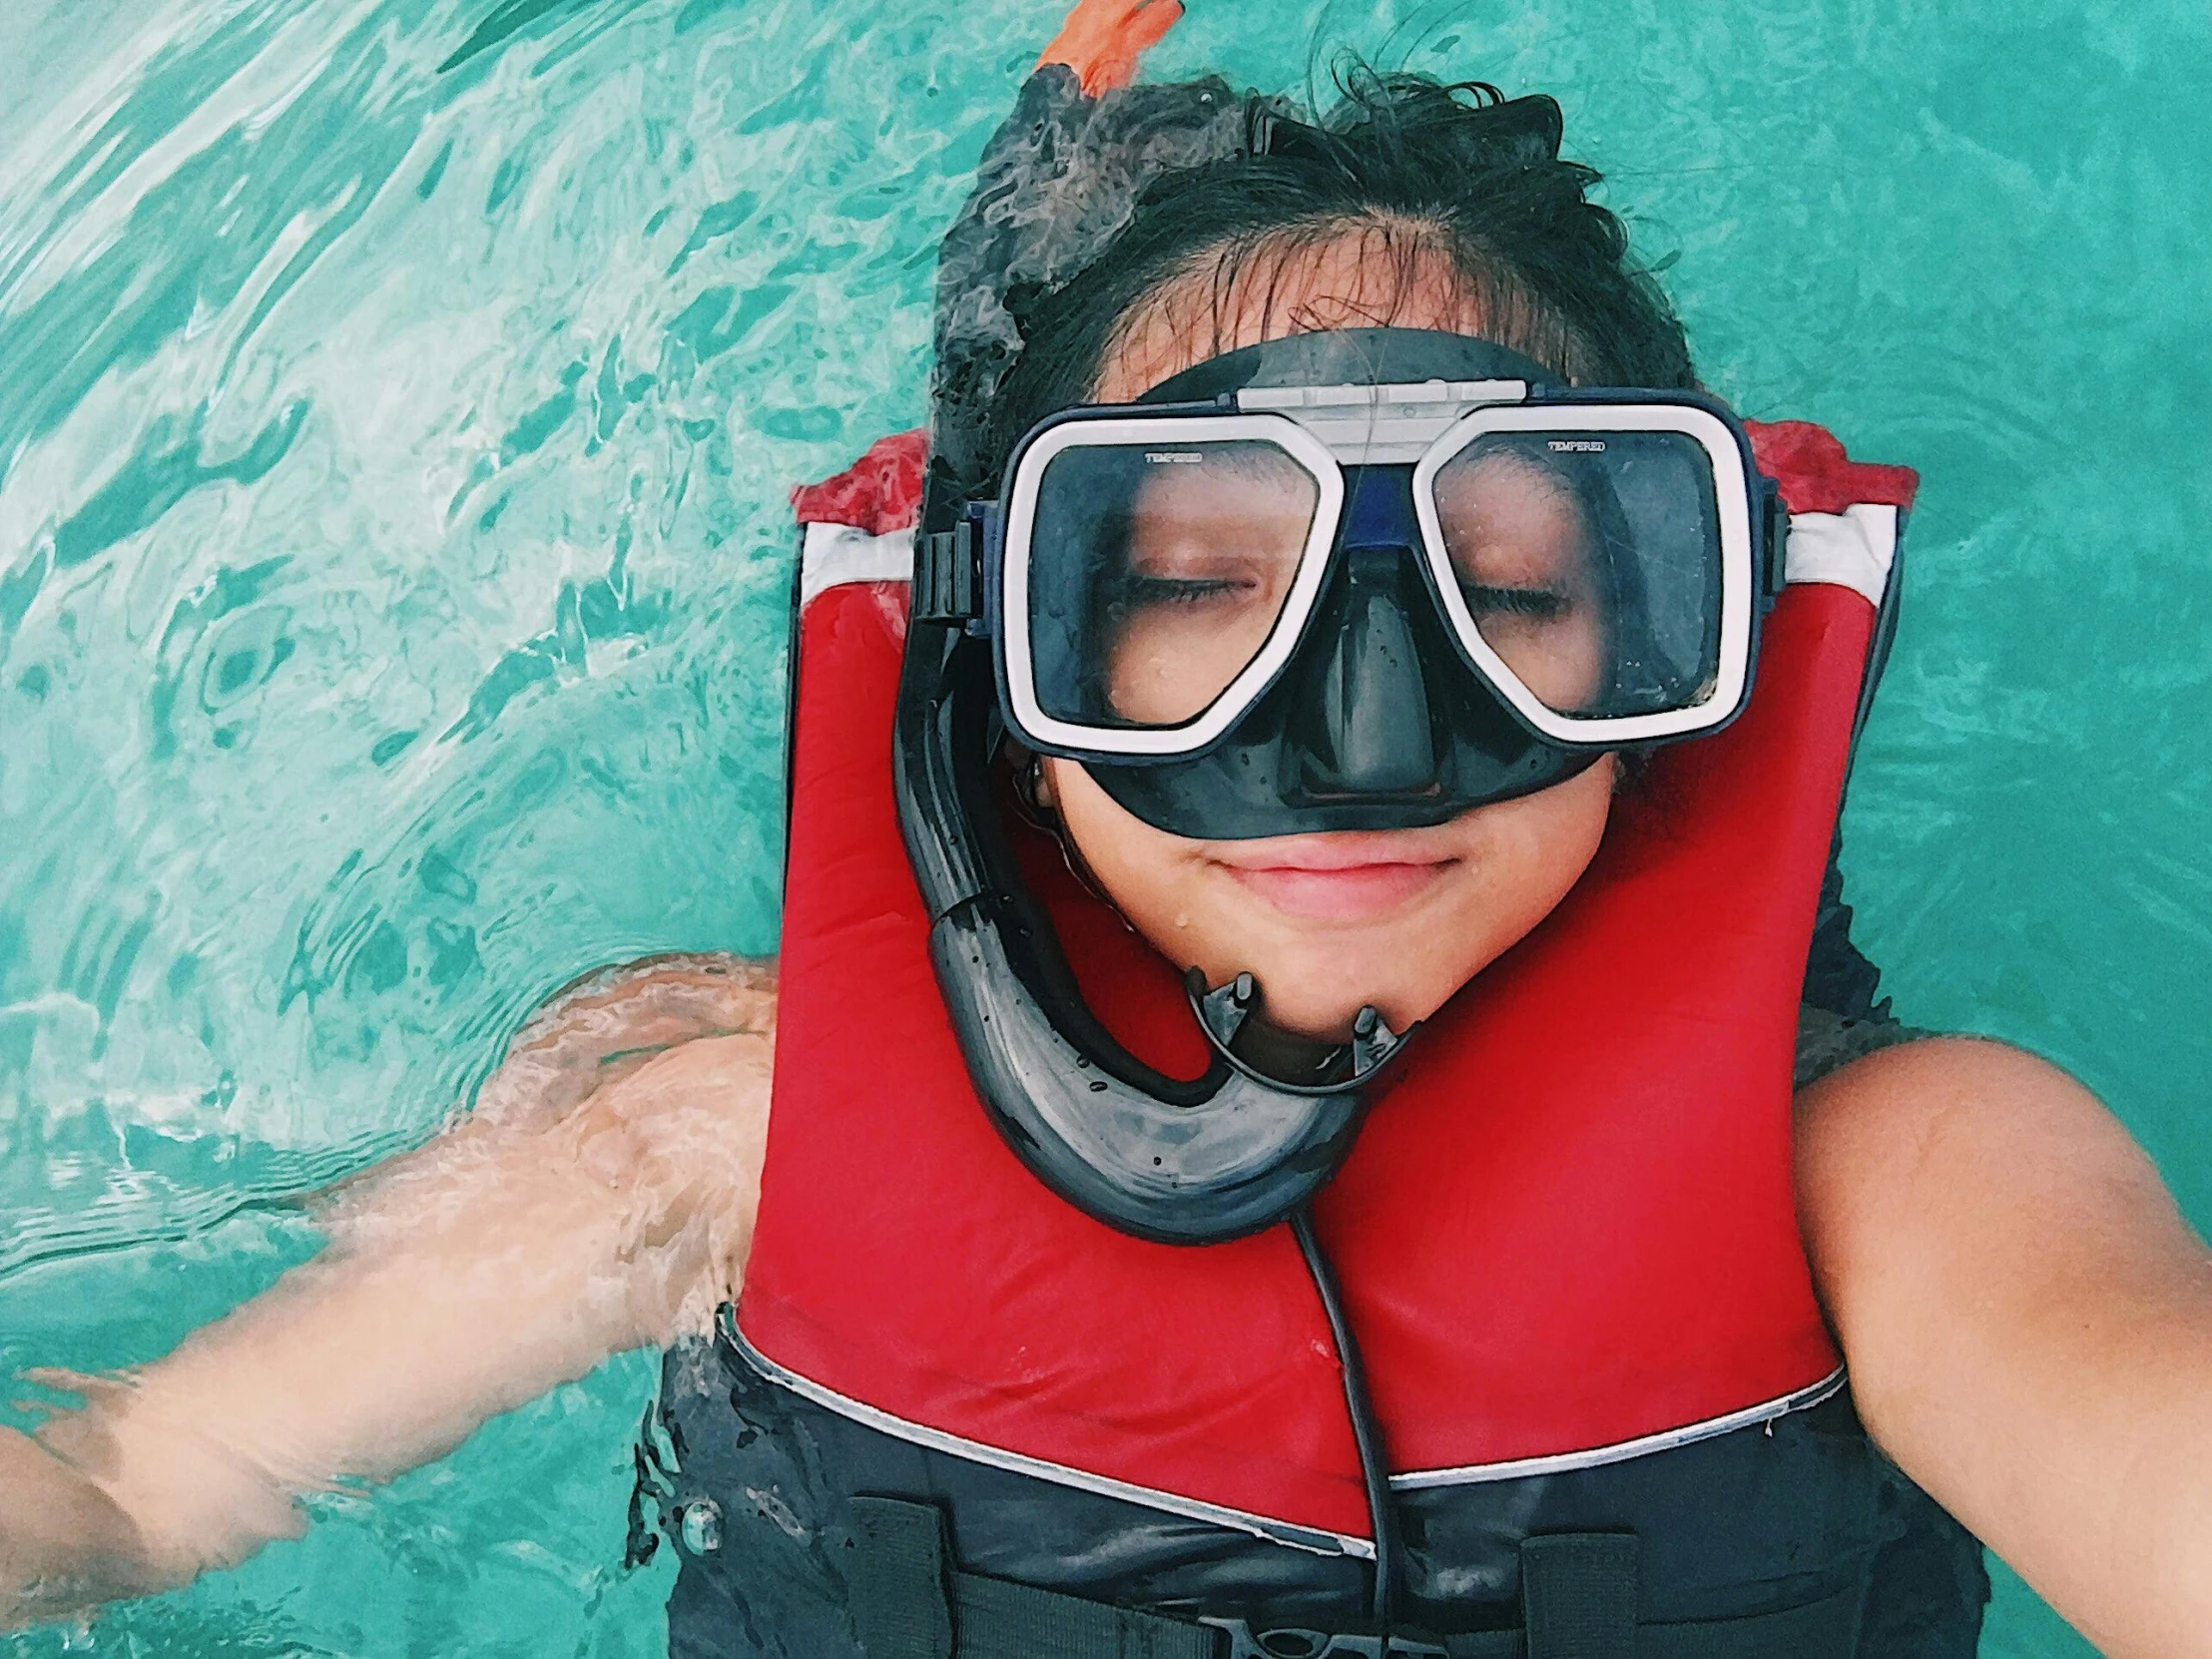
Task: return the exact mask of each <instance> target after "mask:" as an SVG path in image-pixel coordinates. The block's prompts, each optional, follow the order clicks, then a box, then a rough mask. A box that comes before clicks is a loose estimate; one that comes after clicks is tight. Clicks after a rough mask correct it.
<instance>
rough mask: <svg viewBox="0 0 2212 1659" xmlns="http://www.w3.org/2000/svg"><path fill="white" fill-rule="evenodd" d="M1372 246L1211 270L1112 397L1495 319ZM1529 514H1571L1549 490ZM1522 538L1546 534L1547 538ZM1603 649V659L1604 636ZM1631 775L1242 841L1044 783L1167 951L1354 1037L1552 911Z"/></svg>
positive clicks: (1165, 314) (1430, 999)
mask: <svg viewBox="0 0 2212 1659" xmlns="http://www.w3.org/2000/svg"><path fill="white" fill-rule="evenodd" d="M1372 246H1373V245H1372V241H1371V239H1370V238H1367V237H1362V236H1353V237H1348V238H1344V239H1340V240H1339V241H1337V242H1334V243H1330V244H1326V245H1323V246H1322V247H1319V248H1316V249H1312V250H1309V251H1307V252H1305V253H1303V254H1300V255H1298V256H1296V257H1294V258H1293V259H1292V260H1291V261H1289V262H1287V263H1286V264H1285V265H1283V266H1282V267H1279V268H1277V269H1275V270H1274V271H1272V272H1271V273H1270V274H1269V275H1270V278H1271V279H1270V280H1269V281H1267V282H1266V283H1265V284H1256V285H1255V287H1254V289H1253V291H1252V292H1251V293H1250V294H1249V295H1244V296H1241V295H1240V294H1239V293H1238V292H1237V291H1236V290H1234V289H1232V290H1230V291H1229V292H1228V293H1226V294H1218V293H1217V292H1216V291H1215V289H1214V287H1213V285H1212V284H1211V283H1210V282H1208V281H1205V280H1204V279H1203V278H1194V279H1193V280H1192V282H1191V283H1190V284H1189V287H1190V291H1189V292H1178V291H1176V290H1174V289H1170V290H1168V291H1166V292H1163V293H1162V294H1161V295H1160V296H1158V298H1157V299H1156V300H1155V301H1154V302H1153V303H1151V304H1150V305H1148V307H1147V309H1146V312H1145V313H1144V314H1143V315H1142V316H1141V317H1140V318H1139V319H1138V321H1137V323H1136V325H1135V326H1134V327H1132V328H1131V329H1130V330H1129V331H1128V337H1127V339H1126V341H1125V342H1124V344H1123V346H1122V348H1121V349H1120V350H1119V351H1118V352H1116V353H1115V354H1114V355H1113V356H1112V357H1111V358H1110V359H1109V360H1108V361H1107V363H1106V365H1105V367H1104V370H1103V372H1102V373H1101V375H1100V382H1099V387H1098V393H1097V395H1098V396H1099V398H1100V399H1101V400H1102V401H1126V400H1128V399H1130V398H1133V397H1135V396H1136V395H1137V394H1138V393H1140V392H1142V391H1144V390H1145V389H1146V388H1147V387H1149V386H1151V385H1154V384H1156V383H1157V382H1159V381H1160V380H1162V379H1165V378H1166V377H1167V376H1168V375H1170V374H1173V373H1176V372H1177V371H1179V370H1181V369H1183V368H1186V367H1188V366H1190V364H1191V363H1193V362H1195V361H1197V360H1199V359H1200V358H1203V357H1207V356H1212V355H1214V354H1215V353H1216V352H1220V351H1230V350H1234V349H1236V348H1237V347H1239V346H1244V345H1251V344H1255V343H1257V342H1259V341H1260V340H1263V339H1269V338H1274V337H1277V336H1279V335H1282V334H1288V333H1297V332H1300V331H1302V330H1308V329H1315V328H1330V327H1351V326H1363V325H1370V324H1377V323H1384V322H1387V323H1391V324H1394V325H1397V326H1400V327H1407V328H1440V329H1449V330H1455V331H1461V332H1470V331H1476V330H1477V329H1478V327H1479V322H1480V319H1479V317H1477V316H1475V315H1473V314H1471V308H1470V305H1469V303H1468V301H1467V299H1466V296H1465V294H1464V292H1463V290H1462V289H1461V287H1460V286H1459V285H1458V284H1457V283H1456V282H1454V281H1453V280H1452V279H1451V277H1450V274H1449V272H1448V269H1447V268H1446V267H1444V266H1443V264H1442V262H1440V261H1437V262H1432V263H1431V264H1429V265H1426V266H1421V267H1416V268H1415V270H1414V272H1413V275H1412V276H1411V277H1410V279H1407V278H1405V277H1401V276H1400V275H1399V272H1398V270H1397V269H1394V262H1388V261H1376V260H1373V259H1368V258H1364V257H1363V256H1365V255H1366V254H1368V253H1369V252H1371V250H1372ZM1217 300H1218V301H1219V303H1218V304H1217ZM1217 318H1218V327H1217ZM1524 505H1525V507H1526V510H1527V512H1529V513H1532V514H1536V515H1538V516H1541V515H1542V514H1543V513H1545V512H1547V511H1552V512H1554V516H1560V515H1559V514H1558V513H1557V512H1556V511H1555V509H1556V507H1557V504H1556V503H1555V502H1553V501H1551V499H1550V497H1548V496H1546V495H1544V494H1543V493H1542V492H1541V491H1540V490H1532V491H1531V492H1530V494H1529V499H1528V501H1527V502H1526V503H1524ZM1571 529H1572V526H1571V524H1569V523H1568V522H1567V521H1566V519H1565V518H1564V517H1562V519H1561V526H1560V533H1559V535H1558V536H1557V537H1554V538H1551V539H1552V540H1554V541H1556V542H1557V543H1558V548H1557V552H1558V555H1559V559H1560V561H1561V563H1562V565H1573V564H1575V563H1576V562H1577V561H1578V560H1579V558H1580V555H1579V554H1578V553H1577V552H1576V549H1575V545H1574V538H1573V537H1572V536H1571V535H1570V534H1569V531H1570V530H1571ZM1515 539H1516V540H1517V541H1518V542H1519V543H1520V545H1522V546H1524V547H1525V546H1532V545H1533V546H1543V545H1546V542H1545V538H1543V537H1536V538H1533V539H1531V538H1526V537H1519V538H1515ZM1570 555H1572V557H1570ZM1194 620H1195V619H1180V620H1179V621H1178V624H1177V625H1178V626H1181V627H1184V628H1189V627H1191V626H1192V625H1193V621H1194ZM1155 643H1157V642H1155ZM1552 643H1553V645H1554V646H1556V644H1557V642H1552ZM1570 643H1571V642H1570ZM1588 643H1589V645H1590V647H1591V655H1592V658H1593V661H1594V655H1595V650H1596V646H1597V641H1596V639H1595V636H1594V635H1593V638H1592V640H1591V641H1590V642H1588ZM1202 646H1203V642H1193V641H1188V640H1186V641H1183V642H1182V647H1181V648H1180V649H1179V650H1177V651H1175V652H1172V653H1159V652H1153V651H1149V650H1148V651H1145V652H1142V653H1139V654H1138V655H1139V656H1141V657H1142V658H1143V659H1144V660H1145V661H1153V662H1158V661H1169V660H1173V661H1178V662H1182V663H1186V664H1188V663H1192V662H1196V661H1201V660H1203V651H1202V649H1200V648H1201V647H1202ZM1230 648H1231V649H1232V653H1233V651H1234V649H1236V645H1235V642H1231V643H1230ZM1574 655H1575V653H1573V652H1571V651H1570V652H1567V653H1566V656H1567V657H1572V656H1574ZM1135 660H1136V658H1134V657H1133V658H1132V659H1131V661H1132V662H1134V661H1135ZM1560 672H1562V673H1566V674H1568V675H1569V676H1570V677H1571V676H1572V675H1573V674H1574V673H1576V672H1578V668H1577V665H1575V664H1573V663H1568V665H1567V666H1566V667H1565V668H1563V669H1562V670H1560ZM1171 679H1172V677H1171V676H1167V675H1164V674H1162V675H1147V676H1145V677H1144V678H1143V684H1144V687H1145V688H1146V690H1147V692H1148V693H1149V694H1151V695H1157V696H1166V697H1173V696H1174V695H1176V688H1175V687H1174V686H1173V685H1172V684H1170V683H1169V681H1170V680H1171ZM1136 689H1137V688H1136V687H1135V686H1134V685H1133V686H1132V688H1131V690H1132V692H1133V693H1134V692H1135V691H1136ZM1568 700H1569V701H1571V700H1572V699H1571V697H1569V699H1568ZM1614 772H1615V764H1614V762H1613V760H1612V759H1611V758H1610V757H1608V758H1607V759H1606V760H1604V761H1602V762H1600V763H1599V764H1598V765H1597V766H1594V767H1591V768H1590V769H1589V770H1588V771H1586V772H1582V773H1580V774H1577V775H1576V776H1575V777H1573V778H1571V779H1569V780H1568V781H1567V782H1565V783H1563V784H1557V785H1554V786H1553V787H1552V788H1550V789H1547V790H1542V791H1539V792H1538V793H1536V794H1534V795H1530V796H1524V797H1522V798H1520V799H1519V800H1515V801H1503V802H1497V803H1494V804H1492V805H1490V806H1486V807H1477V808H1475V809H1473V810H1472V811H1470V812H1466V813H1462V814H1460V815H1459V816H1458V817H1457V818H1455V819H1453V820H1451V821H1450V822H1449V823H1446V824H1442V825H1438V826H1436V827H1435V828H1433V829H1428V830H1381V831H1371V832H1362V833H1356V834H1355V833H1333V834H1314V835H1282V836H1271V837H1265V838H1261V839H1255V840H1236V841H1207V840H1191V839H1187V838H1185V837H1183V836H1180V835H1172V834H1169V833H1167V832H1166V831H1165V830H1156V829H1154V828H1153V827H1152V826H1150V825H1148V824H1146V823H1144V822H1143V821H1142V820H1140V819H1138V818H1136V817H1134V816H1133V815H1131V814H1130V813H1128V812H1127V811H1125V810H1124V809H1123V808H1122V807H1120V806H1119V805H1118V804H1116V803H1115V802H1114V801H1113V800H1112V799H1111V798H1110V797H1109V796H1108V795H1107V794H1106V792H1105V791H1104V790H1102V789H1100V788H1099V786H1098V785H1097V783H1095V782H1094V781H1093V780H1092V779H1091V777H1090V775H1089V774H1088V773H1086V772H1085V771H1084V770H1083V768H1082V767H1081V766H1080V765H1079V764H1077V763H1074V762H1069V761H1058V760H1054V761H1048V762H1047V763H1046V774H1045V777H1046V783H1047V788H1048V790H1049V792H1050V797H1051V801H1052V804H1053V805H1054V807H1055V808H1056V809H1057V811H1058V813H1059V815H1060V818H1061V821H1062V823H1063V824H1064V825H1065V827H1066V830H1067V833H1068V835H1069V836H1070V838H1071V839H1072V840H1073V841H1074V843H1075V846H1076V848H1077V849H1078V850H1079V851H1080V852H1081V854H1082V856H1083V859H1084V861H1085V862H1086V863H1087V864H1088V865H1089V866H1090V869H1091V871H1092V872H1093V873H1094V874H1095V875H1096V877H1097V879H1098V880H1099V882H1100V884H1101V885H1102V886H1103V887H1104V888H1105V890H1106V892H1107V894H1108V895H1109V896H1110V897H1111V898H1112V899H1113V900H1114V902H1115V903H1116V904H1117V905H1118V906H1119V907H1120V909H1121V910H1122V912H1123V914H1125V915H1126V916H1128V918H1129V920H1130V921H1131V923H1133V924H1134V925H1135V926H1136V928H1137V929H1138V930H1139V931H1140V932H1142V933H1143V934H1144V935H1145V937H1146V938H1147V939H1149V940H1150V941H1151V942H1152V944H1153V946H1154V947H1155V948H1156V949H1158V950H1159V951H1160V952H1161V954H1163V955H1165V956H1167V957H1168V958H1169V959H1170V960H1172V961H1174V962H1175V963H1177V964H1178V965H1180V966H1197V967H1200V968H1203V969H1204V970H1205V971H1206V974H1207V977H1208V979H1209V980H1210V981H1211V982H1213V983H1216V984H1219V983H1221V982H1222V981H1223V980H1225V979H1227V978H1228V977H1230V976H1231V975H1233V974H1235V973H1237V972H1239V971H1241V970H1250V971H1251V972H1252V973H1254V974H1256V975H1257V976H1258V977H1259V980H1260V983H1261V985H1262V987H1263V988H1264V990H1265V992H1266V996H1267V1011H1268V1017H1269V1018H1270V1020H1271V1021H1272V1022H1273V1023H1275V1024H1277V1025H1280V1026H1282V1027H1284V1028H1286V1029H1289V1030H1293V1031H1302V1032H1308V1033H1311V1034H1313V1035H1317V1036H1338V1035H1341V1034H1343V1032H1344V1031H1345V1029H1346V1028H1347V1027H1348V1026H1349V1025H1350V1023H1351V1020H1352V1017H1353V1015H1354V1014H1356V1013H1357V1012H1358V1011H1359V1009H1360V1006H1361V1004H1363V1003H1366V1002H1373V1003H1374V1004H1375V1005H1376V1006H1377V1007H1378V1008H1379V1009H1380V1010H1381V1012H1382V1013H1383V1017H1384V1018H1385V1019H1386V1020H1387V1021H1388V1022H1389V1023H1390V1024H1391V1025H1392V1026H1393V1027H1395V1028H1398V1029H1403V1027H1404V1026H1405V1025H1406V1024H1407V1023H1408V1022H1410V1021H1412V1020H1415V1019H1424V1018H1426V1017H1427V1016H1428V1015H1429V1014H1431V1013H1433V1012H1434V1011H1435V1010H1436V1009H1437V1008H1438V1007H1440V1006H1441V1005H1442V1004H1443V1002H1444V1001H1445V999H1446V998H1448V997H1449V996H1450V995H1451V994H1452V992H1454V991H1456V990H1457V989H1458V988H1459V987H1460V986H1461V985H1463V984H1465V983H1466V982H1467V980H1468V979H1470V978H1472V977H1473V976H1474V975H1475V974H1476V973H1478V972H1480V971H1481V970H1482V968H1484V967H1485V966H1487V965H1488V964H1489V963H1490V962H1491V961H1492V960H1494V959H1495V958H1496V957H1497V956H1498V955H1499V954H1500V953H1502V952H1503V951H1504V950H1505V949H1507V948H1508V947H1509V946H1510V945H1512V944H1513V943H1514V942H1516V941H1517V940H1518V939H1520V938H1521V937H1522V935H1524V934H1525V933H1527V932H1528V930H1529V929H1530V928H1532V927H1534V926H1535V925H1536V923H1537V922H1539V921H1541V920H1542V919H1543V918H1544V916H1546V915H1547V914H1549V913H1550V911H1551V909H1552V908H1553V906H1555V905H1556V904H1557V903H1558V902H1559V900H1560V899H1561V898H1562V897H1564V896H1565V894H1566V892H1567V890H1568V889H1569V888H1570V887H1572V886H1573V885H1574V883H1575V881H1576V880H1577V879H1578V878H1579V877H1580V876H1581V874H1582V872H1583V870H1584V869H1585V868H1586V867H1587V866H1588V864H1589V861H1590V859H1591V857H1592V856H1593V855H1594V854H1595V853H1596V851H1597V846H1598V841H1599V839H1600V837H1601V836H1602V835H1603V833H1604V830H1605V821H1606V814H1607V811H1608V809H1609V806H1610V804H1611V801H1612V794H1613V784H1614Z"/></svg>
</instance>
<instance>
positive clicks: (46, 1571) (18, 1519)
mask: <svg viewBox="0 0 2212 1659" xmlns="http://www.w3.org/2000/svg"><path fill="white" fill-rule="evenodd" d="M161 1587H162V1586H161V1584H160V1583H159V1581H158V1577H157V1575H156V1573H155V1571H154V1569H153V1566H152V1564H151V1563H150V1562H149V1561H148V1559H147V1555H146V1550H145V1548H144V1546H143V1544H142V1543H141V1540H140V1538H139V1531H138V1528H137V1526H136V1525H134V1524H133V1522H132V1520H131V1517H130V1516H129V1515H127V1514H125V1513H124V1511H123V1509H122V1508H121V1506H120V1505H118V1504H117V1503H116V1502H115V1500H114V1499H112V1498H110V1497H109V1496H108V1494H107V1493H106V1492H104V1491H102V1490H101V1489H100V1488H99V1486H97V1485H96V1484H94V1483H93V1481H92V1480H91V1478H90V1477H88V1476H87V1475H85V1474H84V1473H83V1472H81V1471H80V1470H79V1469H77V1468H76V1467H75V1466H74V1465H73V1464H70V1463H67V1462H64V1461H63V1460H62V1459H61V1458H59V1457H57V1456H55V1455H54V1453H52V1452H51V1451H49V1450H47V1449H46V1447H44V1446H43V1445H41V1444H39V1442H38V1441H36V1440H34V1439H32V1438H31V1437H30V1436H29V1435H27V1434H18V1433H17V1432H16V1431H15V1430H14V1429H12V1428H0V1630H7V1629H12V1628H13V1627H15V1626H17V1625H20V1624H27V1623H29V1622H30V1621H32V1620H33V1619H41V1618H54V1617H57V1616H59V1615H61V1614H65V1613H70V1612H75V1611H77V1610H79V1609H82V1608H85V1607H89V1606H92V1605H94V1604H96V1603H98V1602H102V1601H108V1600H112V1599H114V1598H115V1597H117V1596H127V1595H143V1594H145V1593H146V1592H147V1591H149V1590H154V1589H158V1588H161Z"/></svg>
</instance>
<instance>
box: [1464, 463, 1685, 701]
mask: <svg viewBox="0 0 2212 1659" xmlns="http://www.w3.org/2000/svg"><path fill="white" fill-rule="evenodd" d="M1433 487H1434V492H1435V507H1436V518H1437V523H1438V525H1439V527H1440V528H1441V530H1442V532H1443V540H1444V550H1445V552H1446V553H1447V554H1448V555H1449V558H1450V561H1451V568H1452V572H1453V575H1454V576H1455V577H1456V579H1457V581H1458V587H1459V593H1460V596H1461V598H1462V599H1463V600H1464V601H1465V603H1466V608H1467V612H1468V615H1469V616H1470V617H1471V618H1472V620H1473V624H1474V628H1475V631H1476V632H1477V633H1478V634H1479V635H1480V636H1481V639H1482V642H1483V643H1484V644H1485V645H1487V646H1488V647H1489V648H1490V650H1491V651H1493V652H1495V653H1496V654H1497V656H1498V658H1499V659H1500V660H1501V661H1502V662H1503V663H1504V664H1505V666H1506V668H1507V669H1508V670H1509V671H1510V672H1511V673H1512V674H1513V676H1514V677H1515V678H1516V679H1518V680H1519V681H1520V682H1521V684H1522V685H1524V686H1526V687H1527V688H1528V690H1529V691H1530V692H1531V693H1533V694H1534V696H1535V697H1536V698H1537V700H1538V701H1539V702H1541V703H1542V704H1543V705H1544V706H1545V707H1546V708H1548V709H1550V710H1552V711H1553V712H1554V713H1555V714H1560V715H1571V716H1581V717H1584V718H1587V719H1614V718H1618V717H1621V716H1628V715H1646V714H1657V713H1661V712H1665V711H1671V710H1676V709H1685V708H1692V707H1695V706H1696V705H1697V704H1699V703H1701V702H1703V701H1705V700H1706V699H1708V698H1709V697H1711V696H1712V694H1713V690H1714V686H1715V683H1716V680H1717V676H1718V665H1719V656H1720V616H1721V591H1722V556H1721V535H1720V521H1719V511H1718V504H1717V501H1716V498H1715V494H1714V488H1713V470H1712V462H1711V460H1710V458H1709V457H1708V456H1707V455H1706V453H1705V450H1704V448H1703V447H1702V446H1701V445H1700V444H1699V443H1698V441H1697V440H1696V439H1695V438H1693V437H1690V436H1689V435H1687V434H1686V433H1681V432H1638V431H1630V432H1619V431H1603V432H1592V431H1554V432H1519V431H1516V432H1494V433H1487V434H1484V435H1483V436H1480V437H1477V438H1476V439H1475V440H1474V441H1473V442H1472V443H1470V444H1468V445H1467V447H1466V448H1464V449H1462V450H1460V451H1459V452H1458V453H1457V454H1456V455H1454V456H1453V457H1452V458H1451V459H1450V460H1449V461H1447V462H1446V463H1445V464H1444V465H1443V466H1442V467H1441V468H1439V469H1438V470H1437V473H1436V477H1435V483H1434V486H1433Z"/></svg>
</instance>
